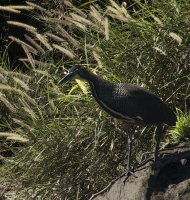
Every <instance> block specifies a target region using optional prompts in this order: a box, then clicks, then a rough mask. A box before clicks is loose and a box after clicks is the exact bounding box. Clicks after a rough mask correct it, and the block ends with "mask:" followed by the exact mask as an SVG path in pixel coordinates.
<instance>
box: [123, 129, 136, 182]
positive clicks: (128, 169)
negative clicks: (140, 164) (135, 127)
mask: <svg viewBox="0 0 190 200" xmlns="http://www.w3.org/2000/svg"><path fill="white" fill-rule="evenodd" d="M126 134H127V143H128V160H127V171H126V177H125V180H124V181H123V182H124V183H125V182H126V180H127V179H128V178H129V176H130V175H133V176H134V177H135V178H137V177H136V176H135V175H134V173H133V172H132V170H131V150H132V135H131V131H130V130H129V129H128V130H127V132H126Z"/></svg>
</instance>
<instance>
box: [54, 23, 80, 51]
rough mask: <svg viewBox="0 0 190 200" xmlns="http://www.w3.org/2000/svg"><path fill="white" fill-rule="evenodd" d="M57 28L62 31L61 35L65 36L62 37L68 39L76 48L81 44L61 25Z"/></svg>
mask: <svg viewBox="0 0 190 200" xmlns="http://www.w3.org/2000/svg"><path fill="white" fill-rule="evenodd" d="M57 28H58V29H59V30H60V31H61V33H62V34H63V35H62V37H65V38H67V39H68V41H69V42H70V43H71V44H72V45H73V46H75V47H78V46H79V42H78V41H77V40H75V39H74V38H73V37H71V35H70V34H69V33H68V32H67V31H66V30H65V29H64V28H62V27H61V26H60V25H58V26H57Z"/></svg>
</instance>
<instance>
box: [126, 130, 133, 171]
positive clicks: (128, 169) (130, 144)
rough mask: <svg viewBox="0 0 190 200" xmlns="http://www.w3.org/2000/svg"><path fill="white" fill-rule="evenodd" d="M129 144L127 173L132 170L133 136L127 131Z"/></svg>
mask: <svg viewBox="0 0 190 200" xmlns="http://www.w3.org/2000/svg"><path fill="white" fill-rule="evenodd" d="M127 144H128V161H127V171H130V170H131V150H132V135H131V131H130V130H127Z"/></svg>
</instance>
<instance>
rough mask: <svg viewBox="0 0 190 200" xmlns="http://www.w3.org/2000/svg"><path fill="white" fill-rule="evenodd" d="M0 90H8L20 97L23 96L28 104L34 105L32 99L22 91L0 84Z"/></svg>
mask: <svg viewBox="0 0 190 200" xmlns="http://www.w3.org/2000/svg"><path fill="white" fill-rule="evenodd" d="M0 89H1V90H10V91H13V92H15V93H17V94H19V95H21V96H24V97H25V98H26V99H27V100H28V101H29V102H30V103H32V104H33V105H35V104H36V102H35V100H34V99H32V98H31V97H30V96H28V95H27V94H26V93H25V92H24V91H21V90H20V89H17V88H12V87H11V86H9V85H4V84H0Z"/></svg>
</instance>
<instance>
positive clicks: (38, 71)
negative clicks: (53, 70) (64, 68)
mask: <svg viewBox="0 0 190 200" xmlns="http://www.w3.org/2000/svg"><path fill="white" fill-rule="evenodd" d="M34 72H36V73H38V74H42V75H43V76H46V77H51V75H50V74H49V73H48V71H43V70H39V69H35V70H34Z"/></svg>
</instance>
